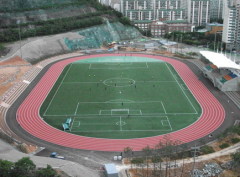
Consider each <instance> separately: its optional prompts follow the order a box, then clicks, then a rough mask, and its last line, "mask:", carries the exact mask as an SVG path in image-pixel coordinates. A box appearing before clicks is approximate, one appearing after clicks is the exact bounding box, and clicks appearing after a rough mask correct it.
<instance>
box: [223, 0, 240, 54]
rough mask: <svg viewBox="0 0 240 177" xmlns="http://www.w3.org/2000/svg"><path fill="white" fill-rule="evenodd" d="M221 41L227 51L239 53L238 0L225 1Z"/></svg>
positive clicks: (239, 24)
mask: <svg viewBox="0 0 240 177" xmlns="http://www.w3.org/2000/svg"><path fill="white" fill-rule="evenodd" d="M222 41H223V42H224V43H226V48H227V49H228V50H237V51H238V52H239V51H240V0H227V2H226V4H225V10H224V23H223V35H222Z"/></svg>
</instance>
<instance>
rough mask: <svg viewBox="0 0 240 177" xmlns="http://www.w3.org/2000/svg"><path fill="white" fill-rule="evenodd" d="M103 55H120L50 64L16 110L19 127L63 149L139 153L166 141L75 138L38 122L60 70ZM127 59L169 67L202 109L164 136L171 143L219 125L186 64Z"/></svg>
mask: <svg viewBox="0 0 240 177" xmlns="http://www.w3.org/2000/svg"><path fill="white" fill-rule="evenodd" d="M124 55H125V54H124ZM105 56H122V55H121V54H98V55H90V56H80V57H76V58H70V59H66V60H63V61H60V62H57V63H55V64H53V65H52V66H51V67H50V68H49V70H48V71H47V72H46V74H45V75H44V76H43V77H42V78H41V80H40V81H39V83H38V84H37V85H36V86H35V87H34V89H33V90H32V91H31V93H30V94H29V95H28V96H27V97H26V99H25V100H24V102H23V103H22V104H21V105H20V107H19V108H18V111H17V115H18V116H17V121H18V123H19V124H20V125H21V126H22V128H23V129H25V130H26V131H27V132H29V133H30V134H32V135H33V136H36V137H38V138H40V139H43V140H45V141H48V142H51V143H54V144H58V145H61V146H65V147H70V148H76V149H86V150H97V151H122V150H123V149H124V148H126V147H131V148H132V149H133V150H135V151H139V150H142V149H143V148H144V147H146V146H147V145H149V146H150V147H155V145H156V144H157V143H158V142H159V141H160V140H161V141H164V140H165V138H166V136H165V135H159V136H154V137H148V138H136V139H103V138H91V137H85V136H79V135H74V134H70V133H67V132H64V131H61V130H58V129H56V128H53V127H51V126H50V125H48V124H47V123H46V122H44V121H43V120H42V118H41V117H40V115H39V110H40V107H41V105H42V103H43V101H44V100H45V98H46V97H47V95H48V93H49V92H50V90H51V89H52V87H53V85H54V84H55V82H56V80H57V79H58V77H59V75H60V74H61V73H62V71H63V69H64V67H65V66H66V65H67V64H69V63H72V62H74V61H77V60H82V59H88V58H93V57H105ZM129 56H136V57H148V58H154V59H159V60H163V61H165V62H167V63H169V64H171V65H172V66H173V67H174V68H175V70H176V71H177V72H178V74H179V76H180V77H181V78H182V79H183V81H184V82H185V84H186V85H187V86H188V88H189V90H190V91H191V92H192V94H193V95H194V97H195V98H196V100H197V101H198V103H199V104H200V106H201V108H202V115H201V116H200V118H199V119H198V120H197V121H196V122H195V123H194V124H191V125H190V126H188V127H186V128H183V129H181V130H178V131H175V132H172V133H169V134H167V135H169V136H168V137H169V138H170V139H171V140H179V141H180V142H182V143H187V142H191V141H194V140H196V139H199V138H201V137H204V136H207V135H208V134H211V132H213V131H214V130H216V129H217V128H218V127H219V126H220V125H221V124H222V123H223V121H224V118H225V110H224V108H223V106H222V105H221V104H220V102H219V101H218V100H217V99H216V98H215V97H214V96H213V95H212V93H211V92H210V91H209V90H208V89H207V88H206V87H205V86H204V84H202V82H200V81H199V80H198V78H197V76H196V75H195V74H194V73H193V72H192V71H191V70H190V68H189V67H188V66H187V65H186V64H184V63H182V62H180V61H178V60H175V59H171V58H168V57H162V56H154V55H145V54H129Z"/></svg>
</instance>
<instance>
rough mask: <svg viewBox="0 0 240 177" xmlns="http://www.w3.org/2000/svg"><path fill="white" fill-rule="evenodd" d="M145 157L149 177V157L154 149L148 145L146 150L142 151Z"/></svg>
mask: <svg viewBox="0 0 240 177" xmlns="http://www.w3.org/2000/svg"><path fill="white" fill-rule="evenodd" d="M142 150H143V152H144V154H145V157H146V164H147V177H148V157H149V156H150V155H151V152H152V149H151V148H150V147H149V146H148V145H147V146H146V147H145V148H143V149H142Z"/></svg>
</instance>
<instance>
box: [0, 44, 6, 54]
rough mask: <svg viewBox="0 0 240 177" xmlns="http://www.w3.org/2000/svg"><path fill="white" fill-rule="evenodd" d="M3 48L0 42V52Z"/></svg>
mask: <svg viewBox="0 0 240 177" xmlns="http://www.w3.org/2000/svg"><path fill="white" fill-rule="evenodd" d="M4 49H5V47H4V46H3V45H2V44H0V52H1V51H2V50H4Z"/></svg>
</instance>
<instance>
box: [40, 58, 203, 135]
mask: <svg viewBox="0 0 240 177" xmlns="http://www.w3.org/2000/svg"><path fill="white" fill-rule="evenodd" d="M129 61H131V62H129ZM40 114H41V116H42V117H43V118H44V120H45V121H46V122H47V123H48V124H50V125H52V126H53V127H56V128H58V129H61V130H63V128H62V123H64V122H65V121H66V119H67V118H69V117H71V118H72V120H73V122H72V123H71V125H70V131H68V132H71V133H74V134H78V135H83V136H90V137H98V138H115V139H127V138H141V137H149V136H156V135H160V134H166V133H170V132H172V131H176V130H179V129H182V128H184V127H186V126H188V125H190V124H192V123H194V122H195V121H196V120H197V119H198V118H199V116H200V114H201V108H200V106H199V104H198V103H197V101H196V100H195V98H194V97H193V96H192V94H191V93H190V91H189V90H188V88H187V86H186V85H185V84H184V82H183V81H182V80H181V78H180V77H179V76H178V74H177V73H176V71H175V70H174V69H173V67H172V66H171V65H169V64H167V63H165V62H162V61H159V60H153V59H148V58H140V57H139V58H138V57H126V56H122V57H102V58H94V59H88V60H80V61H78V62H74V63H72V64H70V65H68V66H67V67H65V69H64V71H63V72H62V74H61V75H60V77H59V79H58V81H57V82H56V84H55V85H54V87H53V89H52V90H51V92H50V93H49V95H48V97H47V98H46V100H45V101H44V103H43V105H42V107H41V110H40Z"/></svg>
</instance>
